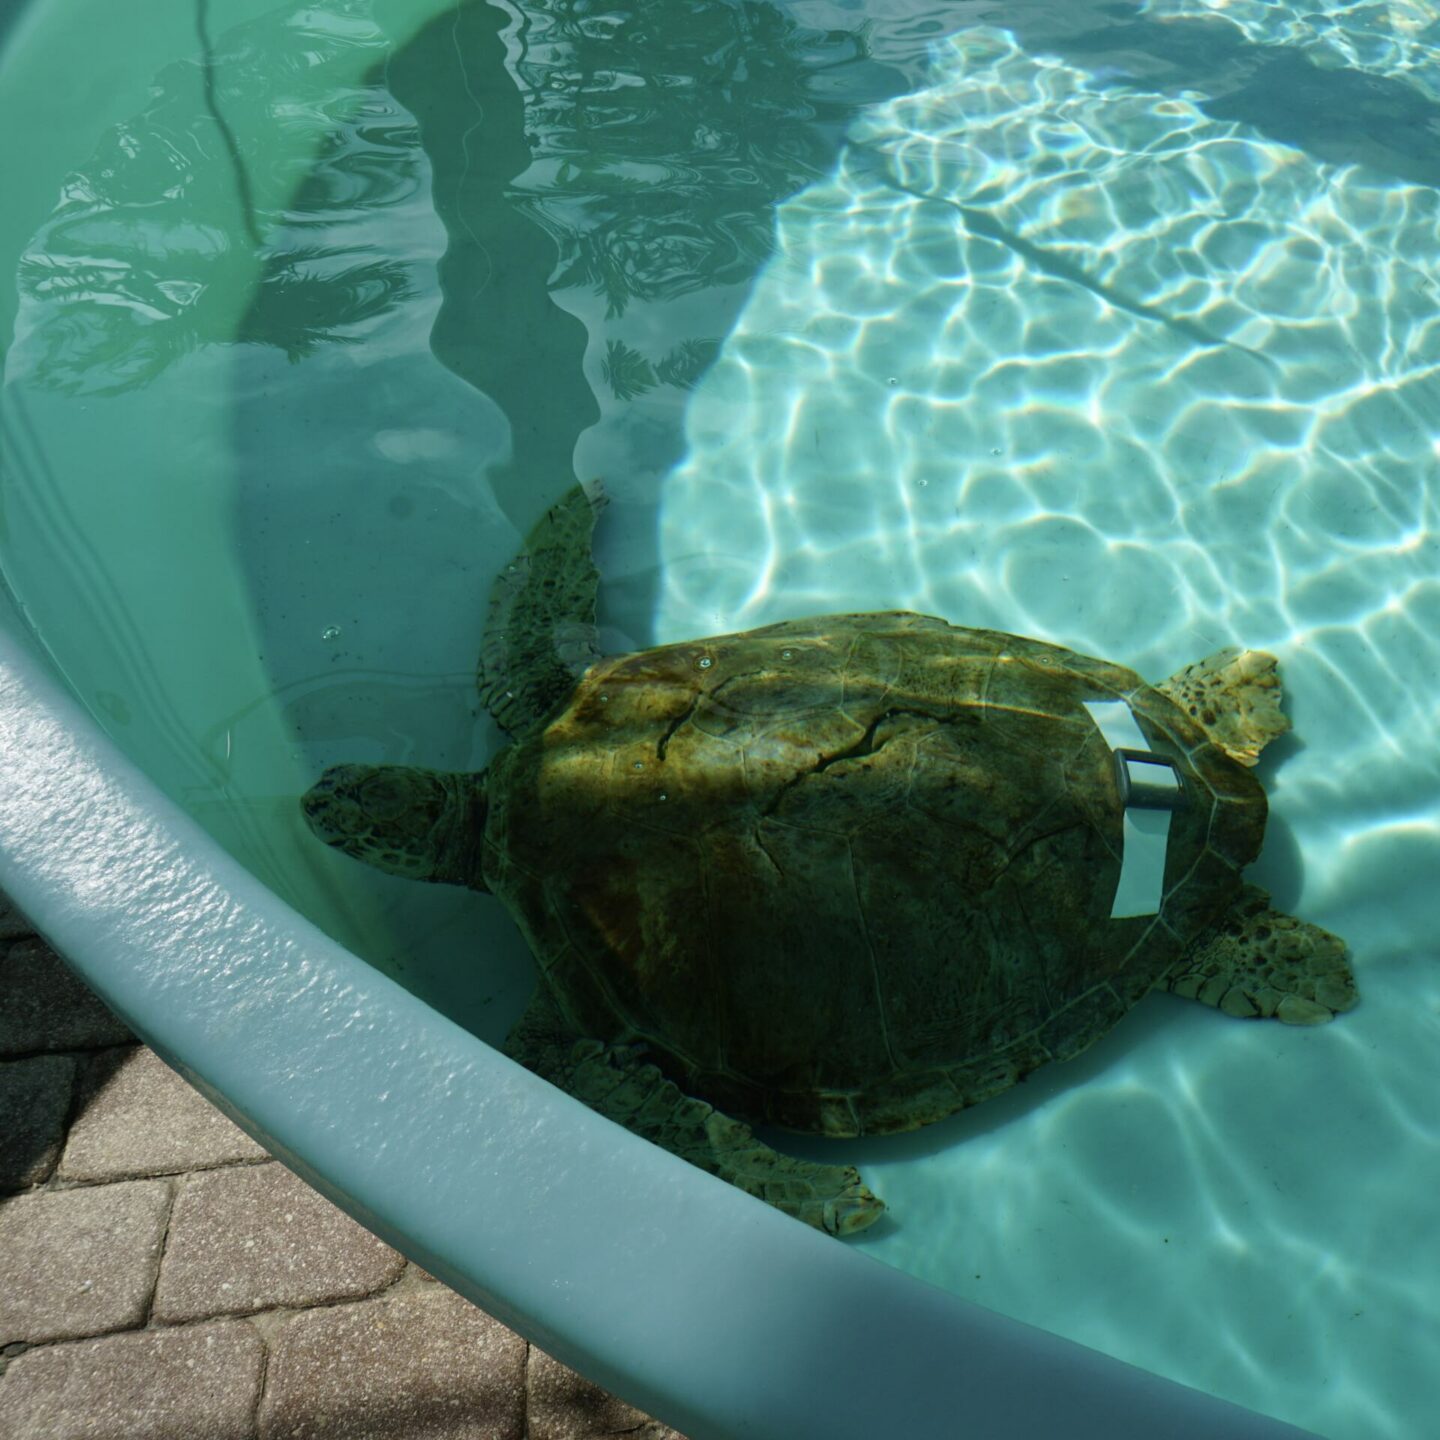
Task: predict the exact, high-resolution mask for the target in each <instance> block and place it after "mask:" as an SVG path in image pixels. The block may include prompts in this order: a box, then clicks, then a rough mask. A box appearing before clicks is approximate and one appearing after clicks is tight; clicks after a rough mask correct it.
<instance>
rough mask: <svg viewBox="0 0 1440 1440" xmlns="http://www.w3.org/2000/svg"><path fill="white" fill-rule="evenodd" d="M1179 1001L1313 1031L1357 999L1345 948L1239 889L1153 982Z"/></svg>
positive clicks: (1248, 889) (1258, 894)
mask: <svg viewBox="0 0 1440 1440" xmlns="http://www.w3.org/2000/svg"><path fill="white" fill-rule="evenodd" d="M1158 988H1160V989H1162V990H1171V991H1173V992H1174V993H1175V994H1176V995H1183V996H1184V997H1185V998H1186V999H1187V1000H1199V1001H1201V1002H1202V1003H1204V1004H1206V1005H1214V1006H1216V1007H1217V1008H1218V1009H1221V1010H1223V1011H1225V1013H1226V1014H1227V1015H1238V1016H1241V1017H1242V1018H1245V1017H1259V1018H1262V1019H1268V1018H1270V1017H1271V1016H1273V1017H1274V1018H1275V1019H1277V1020H1283V1021H1285V1023H1286V1024H1289V1025H1320V1024H1323V1023H1324V1022H1325V1021H1327V1020H1333V1019H1334V1018H1335V1016H1336V1014H1337V1013H1339V1012H1340V1011H1342V1010H1348V1009H1350V1007H1351V1006H1352V1005H1354V1004H1355V1002H1356V1001H1357V1000H1358V999H1359V998H1360V997H1359V994H1358V993H1357V991H1356V988H1355V977H1354V975H1353V974H1351V972H1350V966H1349V965H1348V963H1347V962H1346V959H1345V942H1344V941H1343V940H1342V939H1340V937H1339V936H1338V935H1332V934H1331V933H1330V932H1329V931H1328V930H1322V929H1321V928H1320V927H1319V926H1318V925H1311V924H1309V923H1307V922H1306V921H1304V920H1297V919H1295V917H1294V916H1293V915H1286V914H1283V913H1282V912H1281V911H1279V910H1274V909H1272V908H1271V906H1270V897H1269V896H1268V895H1267V894H1266V893H1265V892H1264V891H1263V890H1261V889H1260V888H1259V886H1257V885H1247V886H1245V888H1244V889H1243V890H1242V891H1241V893H1240V899H1239V900H1238V901H1237V902H1236V905H1235V908H1234V909H1233V910H1232V911H1231V912H1230V914H1229V915H1228V916H1226V918H1225V919H1224V920H1223V921H1222V922H1221V924H1220V925H1219V927H1218V928H1217V929H1215V930H1214V931H1212V932H1211V933H1210V934H1209V935H1208V936H1207V937H1206V938H1205V939H1203V940H1201V941H1200V943H1199V944H1198V945H1197V946H1196V947H1195V948H1194V949H1193V950H1191V951H1190V953H1189V954H1188V955H1186V956H1185V958H1184V959H1183V960H1181V961H1180V963H1179V964H1178V965H1176V966H1175V968H1174V969H1173V970H1172V971H1171V972H1170V974H1169V975H1168V976H1166V977H1165V978H1164V979H1163V980H1161V981H1160V984H1159V987H1158Z"/></svg>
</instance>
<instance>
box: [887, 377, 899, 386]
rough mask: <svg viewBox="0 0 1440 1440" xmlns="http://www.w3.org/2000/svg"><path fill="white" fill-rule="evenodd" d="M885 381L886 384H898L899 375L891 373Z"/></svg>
mask: <svg viewBox="0 0 1440 1440" xmlns="http://www.w3.org/2000/svg"><path fill="white" fill-rule="evenodd" d="M885 383H886V384H887V385H898V384H899V383H900V377H899V376H898V375H892V376H891V377H890V378H889V379H888V380H887V381H886V382H885Z"/></svg>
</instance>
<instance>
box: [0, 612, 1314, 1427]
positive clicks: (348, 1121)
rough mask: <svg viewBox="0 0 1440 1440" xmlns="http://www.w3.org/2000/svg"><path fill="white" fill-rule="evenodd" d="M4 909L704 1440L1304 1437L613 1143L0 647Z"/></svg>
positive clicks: (501, 1314) (289, 1131) (391, 1209)
mask: <svg viewBox="0 0 1440 1440" xmlns="http://www.w3.org/2000/svg"><path fill="white" fill-rule="evenodd" d="M0 887H3V888H4V889H5V890H6V891H7V892H8V893H9V894H10V896H11V898H12V899H13V900H14V901H15V903H16V904H18V905H19V906H20V907H21V909H22V910H23V911H24V912H25V913H26V915H27V916H28V917H29V918H30V919H31V920H32V921H33V923H34V924H35V925H36V926H38V927H39V929H40V930H41V932H42V933H43V934H44V935H45V936H46V937H47V939H48V940H49V941H50V943H51V944H52V945H54V946H55V947H56V949H57V950H58V951H59V952H60V953H61V954H62V955H64V956H65V957H66V959H67V961H68V963H69V964H70V965H71V967H72V968H73V969H74V970H75V971H76V972H77V973H79V974H80V975H81V976H82V977H83V978H84V979H85V980H86V982H87V983H88V984H90V985H91V986H92V987H93V988H94V989H95V990H96V991H98V992H99V993H100V994H101V995H102V996H103V997H104V998H105V1000H106V1001H107V1002H108V1003H109V1004H110V1005H112V1006H113V1007H114V1009H115V1010H116V1011H118V1012H119V1014H120V1015H121V1016H122V1017H123V1018H124V1019H125V1020H126V1021H127V1022H128V1023H130V1024H131V1025H132V1026H133V1027H134V1029H135V1030H136V1031H137V1033H138V1034H140V1035H141V1037H142V1038H143V1039H144V1040H145V1041H146V1042H147V1043H149V1044H150V1045H152V1046H153V1047H154V1048H155V1049H156V1050H157V1051H158V1052H159V1053H160V1054H161V1055H162V1056H164V1057H165V1058H166V1059H167V1060H169V1061H170V1062H171V1063H172V1064H173V1065H175V1066H176V1068H177V1069H179V1070H181V1072H182V1073H184V1074H185V1075H186V1076H187V1078H189V1079H190V1080H191V1081H192V1082H193V1083H194V1084H195V1085H196V1086H197V1087H198V1088H199V1089H200V1090H201V1091H203V1093H205V1094H206V1095H207V1096H208V1097H209V1098H210V1099H212V1100H213V1101H214V1102H215V1103H216V1104H217V1105H219V1106H220V1107H221V1108H222V1109H223V1110H224V1111H225V1112H226V1113H227V1114H228V1115H230V1116H231V1117H232V1118H233V1119H234V1120H235V1121H236V1122H237V1123H239V1124H240V1125H241V1126H242V1127H243V1128H244V1129H245V1130H246V1131H248V1132H249V1133H250V1134H251V1135H253V1136H255V1137H256V1138H257V1139H258V1140H259V1141H261V1143H263V1144H264V1145H265V1146H266V1147H267V1148H268V1149H270V1150H271V1151H272V1152H273V1153H275V1154H276V1155H277V1156H278V1157H279V1158H280V1159H282V1160H284V1161H285V1162H286V1163H287V1164H288V1165H290V1166H291V1167H292V1168H293V1169H295V1170H297V1171H298V1172H299V1173H300V1174H302V1175H303V1176H304V1178H305V1179H307V1180H308V1181H310V1182H311V1183H312V1184H314V1185H316V1186H317V1187H318V1188H319V1189H320V1190H321V1191H322V1192H323V1193H324V1194H326V1195H327V1196H329V1197H330V1198H331V1199H332V1200H334V1201H335V1202H336V1203H337V1204H338V1205H340V1206H341V1207H342V1208H343V1209H345V1210H347V1211H348V1212H349V1213H350V1214H352V1215H354V1216H355V1217H356V1218H357V1219H359V1220H361V1221H362V1223H364V1224H365V1225H367V1226H368V1227H369V1228H370V1229H372V1230H373V1231H374V1232H375V1233H377V1234H378V1235H380V1236H381V1237H382V1238H383V1239H385V1240H386V1241H388V1242H389V1243H390V1244H392V1245H394V1246H396V1248H398V1249H400V1250H401V1251H403V1252H404V1253H405V1254H406V1255H408V1256H410V1257H411V1258H412V1259H414V1260H415V1261H417V1263H419V1264H421V1265H423V1266H424V1267H425V1268H426V1269H427V1270H429V1271H431V1273H433V1274H435V1275H437V1276H439V1277H440V1278H441V1279H443V1280H445V1281H446V1282H447V1283H448V1284H450V1285H451V1286H452V1287H453V1288H455V1289H456V1290H458V1291H459V1292H460V1293H461V1294H463V1295H465V1296H467V1297H468V1298H469V1299H471V1300H473V1301H475V1302H476V1303H477V1304H479V1305H481V1306H482V1307H483V1308H485V1309H486V1310H487V1311H489V1312H490V1313H492V1314H494V1315H495V1316H497V1317H498V1318H499V1319H501V1320H503V1321H504V1322H505V1323H506V1324H508V1325H511V1326H513V1327H514V1328H515V1329H516V1330H518V1331H519V1332H520V1333H521V1334H523V1335H525V1336H526V1337H527V1338H529V1339H531V1340H534V1341H535V1342H536V1343H537V1344H539V1345H541V1346H542V1347H543V1348H544V1349H546V1350H547V1351H549V1352H550V1353H551V1354H553V1355H555V1356H556V1357H557V1358H558V1359H560V1360H562V1361H564V1362H565V1363H566V1364H569V1365H571V1366H573V1367H575V1368H577V1369H579V1370H580V1371H582V1372H583V1373H584V1374H586V1375H588V1376H589V1377H591V1378H592V1379H594V1380H595V1381H597V1382H598V1383H600V1384H602V1385H604V1386H606V1387H608V1388H609V1389H611V1390H613V1391H615V1392H616V1393H617V1394H619V1395H621V1396H623V1397H624V1398H626V1399H628V1400H630V1401H631V1402H633V1403H634V1404H636V1405H639V1406H641V1407H642V1408H643V1409H645V1410H647V1411H649V1412H650V1413H651V1414H653V1415H656V1416H658V1417H660V1418H662V1419H664V1420H665V1421H667V1422H668V1423H669V1424H671V1425H674V1426H676V1427H677V1428H678V1429H680V1430H682V1431H683V1432H685V1433H686V1434H687V1435H688V1436H690V1437H691V1440H712V1437H713V1440H722V1437H724V1440H731V1437H739V1436H745V1437H755V1440H772V1437H773V1440H809V1437H815V1440H822V1437H823V1440H843V1437H851V1436H853V1437H856V1440H860V1437H865V1440H873V1437H876V1436H880V1435H887V1434H895V1435H936V1436H941V1435H947V1436H948V1435H954V1436H962V1435H974V1436H980V1437H985V1440H1028V1437H1032V1436H1033V1437H1040V1436H1045V1437H1053V1436H1056V1435H1064V1436H1066V1437H1069V1440H1091V1437H1093V1440H1127V1437H1132V1436H1133V1437H1136V1440H1141V1437H1143V1440H1191V1437H1194V1440H1200V1437H1205V1440H1212V1437H1214V1436H1216V1435H1224V1436H1226V1437H1227V1440H1278V1437H1280V1436H1292V1437H1293V1436H1298V1435H1301V1434H1303V1433H1304V1432H1302V1431H1299V1430H1296V1429H1294V1428H1293V1427H1290V1426H1287V1425H1283V1424H1280V1423H1279V1422H1276V1421H1273V1420H1269V1419H1266V1418H1264V1417H1261V1416H1259V1415H1256V1414H1253V1413H1252V1412H1249V1411H1246V1410H1243V1409H1240V1408H1238V1407H1236V1406H1233V1405H1230V1404H1228V1403H1226V1402H1223V1401H1219V1400H1216V1399H1214V1398H1212V1397H1210V1396H1206V1395H1203V1394H1201V1393H1199V1392H1198V1391H1194V1390H1190V1389H1188V1388H1185V1387H1183V1386H1180V1385H1177V1384H1175V1383H1173V1382H1171V1381H1168V1380H1164V1379H1161V1378H1159V1377H1156V1376H1153V1375H1150V1374H1148V1373H1146V1372H1144V1371H1142V1370H1138V1369H1136V1368H1134V1367H1132V1366H1129V1365H1126V1364H1123V1363H1121V1362H1119V1361H1116V1360H1113V1359H1111V1358H1109V1357H1108V1356H1104V1355H1101V1354H1099V1353H1098V1352H1095V1351H1090V1350H1087V1349H1085V1348H1084V1347H1082V1346H1079V1345H1076V1344H1073V1343H1071V1342H1069V1341H1066V1340H1062V1339H1060V1338H1058V1337H1056V1336H1053V1335H1049V1334H1047V1333H1045V1332H1043V1331H1041V1330H1038V1329H1034V1328H1032V1327H1029V1326H1026V1325H1022V1324H1020V1323H1018V1322H1015V1321H1011V1320H1008V1319H1006V1318H1004V1317H1002V1316H999V1315H996V1314H993V1313H991V1312H988V1311H985V1310H982V1309H980V1308H979V1307H976V1306H973V1305H971V1304H969V1303H967V1302H964V1301H962V1300H959V1299H958V1298H956V1297H953V1296H951V1295H949V1294H946V1293H944V1292H942V1291H939V1290H936V1289H933V1288H931V1287H929V1286H926V1285H924V1284H922V1283H921V1282H919V1281H917V1280H914V1279H913V1278H911V1277H909V1276H907V1275H904V1274H901V1273H899V1272H897V1271H893V1270H891V1269H889V1268H888V1267H886V1266H884V1265H882V1264H880V1263H878V1262H876V1261H874V1260H871V1259H869V1258H868V1257H866V1256H864V1255H861V1254H859V1253H857V1252H855V1251H854V1250H851V1249H848V1248H847V1247H846V1245H845V1244H844V1243H843V1242H840V1241H835V1240H831V1239H828V1238H826V1237H824V1236H821V1235H819V1234H817V1233H815V1232H812V1231H809V1230H807V1229H805V1228H804V1227H802V1226H800V1225H799V1224H797V1223H796V1222H794V1221H792V1220H789V1219H787V1218H785V1217H784V1216H781V1215H780V1214H778V1213H777V1212H774V1211H772V1210H770V1209H769V1208H768V1207H766V1206H764V1205H762V1204H760V1203H759V1202H757V1201H754V1200H751V1199H749V1198H748V1197H746V1196H744V1195H741V1194H740V1193H738V1192H736V1191H734V1190H732V1189H731V1188H730V1187H729V1186H727V1185H724V1184H722V1183H721V1182H719V1181H716V1180H713V1179H712V1178H710V1177H709V1176H706V1175H704V1174H702V1173H701V1172H699V1171H697V1170H695V1169H693V1168H692V1167H691V1166H689V1165H686V1164H684V1163H683V1162H681V1161H678V1160H675V1159H674V1158H672V1157H670V1156H668V1155H666V1154H664V1153H662V1152H661V1151H659V1150H656V1149H655V1148H654V1147H652V1146H650V1145H648V1144H646V1143H644V1142H642V1141H639V1140H637V1139H635V1138H633V1137H632V1136H630V1135H628V1134H626V1133H625V1132H623V1131H621V1130H618V1129H616V1128H615V1127H614V1126H612V1125H611V1124H610V1123H609V1122H607V1121H604V1120H601V1119H600V1118H599V1117H598V1116H595V1115H593V1114H592V1113H591V1112H589V1111H588V1110H586V1109H585V1108H584V1107H583V1106H581V1105H579V1104H577V1103H576V1102H574V1101H572V1100H570V1099H568V1098H567V1097H566V1096H564V1095H562V1094H560V1093H559V1092H557V1091H555V1090H554V1089H552V1088H551V1087H550V1086H548V1085H546V1084H545V1083H544V1082H542V1081H540V1080H539V1079H537V1078H536V1077H534V1076H532V1075H530V1074H529V1073H528V1072H526V1071H525V1070H523V1069H521V1068H519V1067H517V1066H516V1065H514V1064H512V1063H511V1062H510V1061H508V1060H507V1059H505V1058H504V1057H503V1056H502V1055H500V1054H499V1053H498V1052H496V1051H495V1050H493V1049H491V1048H490V1047H489V1046H487V1045H485V1044H483V1043H482V1042H481V1041H479V1040H477V1039H475V1038H474V1037H473V1036H471V1035H469V1034H468V1033H466V1032H465V1031H462V1030H461V1029H459V1028H458V1027H457V1026H455V1025H454V1024H452V1023H451V1022H450V1021H448V1020H446V1019H444V1018H443V1017H442V1016H440V1015H438V1014H437V1013H436V1012H434V1011H432V1010H431V1009H429V1008H428V1007H427V1006H425V1005H423V1004H422V1003H421V1002H419V1001H418V1000H416V999H415V998H414V997H413V996H411V995H410V994H408V993H407V992H406V991H404V990H402V989H401V988H400V987H398V986H397V985H395V984H393V983H392V982H390V981H389V980H387V979H385V978H384V977H383V976H381V975H379V974H378V973H377V972H376V971H374V970H373V969H372V968H371V967H370V966H369V965H367V964H366V963H365V962H363V961H361V960H360V959H358V958H357V957H355V956H353V955H351V954H350V953H348V952H347V951H345V950H344V949H343V948H341V947H340V946H338V945H336V944H335V943H334V942H332V941H331V940H329V939H328V938H327V937H326V936H324V935H323V934H322V933H321V932H320V931H318V930H317V929H316V928H315V927H314V926H313V925H311V924H310V923H309V922H308V921H306V920H304V919H302V918H301V917H300V916H299V915H298V914H296V913H295V912H294V911H292V910H291V909H290V908H289V907H288V906H286V905H285V904H283V903H282V902H281V901H280V900H279V899H278V898H276V897H275V896H274V895H273V894H272V893H271V892H269V891H268V890H266V889H265V888H264V887H263V886H261V885H260V884H259V883H258V882H257V881H255V880H254V879H253V878H252V877H251V876H250V875H249V874H248V873H247V872H246V871H244V870H243V869H242V868H241V867H240V866H239V865H238V864H236V863H235V862H234V861H233V860H231V859H230V858H229V857H228V856H227V855H226V854H224V853H223V852H222V851H221V850H220V849H219V848H218V847H217V846H216V844H215V843H214V842H213V841H212V840H210V838H209V837H208V836H207V835H206V834H205V833H204V832H203V831H201V830H200V829H199V828H198V826H196V825H195V823H194V822H193V821H191V820H190V819H189V818H188V817H187V816H185V815H184V814H182V813H181V812H180V811H179V810H177V809H176V808H175V807H174V806H173V805H172V804H171V803H170V802H169V801H168V800H166V799H165V798H164V797H163V796H162V795H161V794H160V793H159V791H158V790H157V789H156V788H155V787H154V786H153V785H152V784H151V783H150V782H149V781H148V780H146V779H145V778H144V777H143V776H142V775H140V774H139V773H138V772H137V771H136V770H135V769H134V768H133V767H132V766H131V765H130V764H129V762H128V761H126V760H125V758H124V757H123V756H122V755H121V754H120V753H119V752H118V751H117V750H116V749H115V747H114V746H113V745H112V744H111V743H110V742H109V741H108V740H107V739H106V738H105V737H104V736H103V735H102V734H101V733H100V732H99V730H98V729H97V728H96V727H95V726H94V725H93V723H92V722H91V721H90V720H89V719H88V717H86V716H85V715H84V714H83V712H81V711H80V709H79V708H78V707H77V706H76V705H75V704H74V702H73V701H72V700H71V699H70V698H69V697H68V696H67V695H66V694H65V693H64V692H63V691H62V690H61V688H60V686H59V685H58V684H57V683H56V681H55V679H54V678H53V677H52V676H51V675H50V674H49V673H47V672H46V671H45V670H44V669H43V668H42V666H41V664H40V663H38V662H37V660H36V659H35V658H34V656H33V655H32V654H31V653H30V652H29V651H28V650H27V649H26V648H25V647H24V646H23V645H22V644H21V643H20V641H19V640H18V638H17V637H16V636H15V635H12V634H9V633H6V631H5V630H3V629H0ZM1097 1299H1098V1297H1097ZM1099 1303H1103V1302H1099Z"/></svg>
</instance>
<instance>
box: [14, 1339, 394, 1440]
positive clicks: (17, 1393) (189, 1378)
mask: <svg viewBox="0 0 1440 1440" xmlns="http://www.w3.org/2000/svg"><path fill="white" fill-rule="evenodd" d="M263 1369H264V1349H263V1347H262V1345H261V1342H260V1337H259V1335H258V1334H256V1332H255V1329H254V1327H253V1326H251V1325H248V1324H246V1323H245V1322H244V1321H243V1320H224V1321H220V1322H219V1323H215V1324H209V1325H186V1326H184V1327H182V1328H179V1329H174V1330H141V1331H136V1332H134V1333H132V1334H129V1335H111V1336H108V1337H106V1338H105V1339H103V1340H83V1341H80V1342H78V1343H75V1344H70V1345H50V1346H46V1347H45V1348H44V1349H40V1350H30V1351H27V1352H26V1353H25V1354H24V1355H21V1356H19V1357H18V1358H17V1359H15V1360H13V1361H11V1363H10V1368H9V1369H8V1370H7V1371H6V1372H5V1378H4V1379H3V1381H0V1437H3V1440H121V1437H124V1440H181V1437H186V1440H191V1437H193V1440H254V1436H255V1407H256V1405H257V1404H258V1403H259V1400H260V1377H261V1374H262V1372H263ZM395 1440H399V1437H398V1436H397V1437H395Z"/></svg>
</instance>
